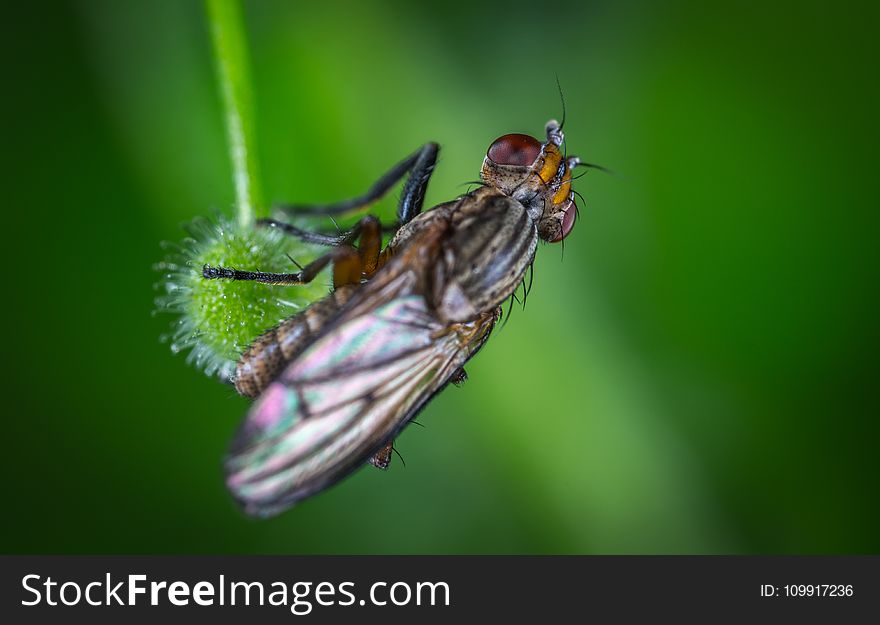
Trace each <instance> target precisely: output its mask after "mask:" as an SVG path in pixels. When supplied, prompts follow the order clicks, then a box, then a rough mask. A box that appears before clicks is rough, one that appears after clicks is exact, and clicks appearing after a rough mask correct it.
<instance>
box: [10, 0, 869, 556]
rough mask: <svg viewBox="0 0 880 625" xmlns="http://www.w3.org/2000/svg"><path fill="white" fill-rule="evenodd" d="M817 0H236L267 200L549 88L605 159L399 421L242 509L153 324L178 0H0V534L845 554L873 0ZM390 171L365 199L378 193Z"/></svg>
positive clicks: (191, 387)
mask: <svg viewBox="0 0 880 625" xmlns="http://www.w3.org/2000/svg"><path fill="white" fill-rule="evenodd" d="M865 10H867V9H864V8H855V7H849V6H846V4H845V3H831V4H829V3H821V4H820V3H804V2H798V3H792V4H790V5H783V4H780V3H770V4H765V3H716V4H715V6H709V5H708V3H704V2H669V3H651V2H644V3H637V2H629V3H569V4H560V5H555V8H553V6H551V5H540V4H535V3H534V2H528V3H526V2H522V3H517V2H504V3H500V2H499V3H496V4H489V3H481V4H476V3H472V2H467V3H464V2H462V3H454V2H447V3H442V6H441V4H440V3H431V5H428V4H427V3H426V4H424V5H420V6H417V5H416V4H415V3H411V2H381V3H367V2H351V3H345V4H337V3H335V2H319V3H308V4H302V3H289V2H280V1H272V2H269V1H262V2H253V3H247V4H246V7H245V15H246V20H247V31H248V35H249V37H250V42H251V56H252V59H251V60H252V74H253V82H254V97H255V102H256V113H257V124H258V141H259V156H260V159H261V167H262V174H263V175H262V184H263V189H264V193H265V195H266V197H267V198H269V199H272V200H297V201H302V202H311V201H326V200H334V199H340V198H344V197H348V196H351V195H355V194H357V193H359V192H360V191H362V190H364V189H366V188H367V186H368V185H369V184H370V183H371V182H372V181H373V180H374V179H375V178H376V177H377V176H378V175H379V174H380V173H382V172H383V171H384V170H385V169H386V168H387V167H388V166H389V165H391V164H392V163H394V162H396V161H397V160H398V159H400V158H401V157H403V156H404V155H406V154H408V153H409V152H411V151H412V150H413V149H414V148H415V147H416V146H418V145H420V144H421V143H424V142H425V141H428V140H436V141H438V142H440V143H441V144H442V146H443V150H442V153H441V162H440V164H439V167H438V169H437V172H436V175H435V177H434V178H433V180H432V183H431V187H430V191H429V195H428V204H429V205H430V204H434V203H438V202H440V201H444V200H447V199H449V198H451V197H453V196H455V195H457V194H459V193H461V192H463V190H464V189H465V187H462V186H459V185H460V184H461V183H463V182H465V181H467V180H472V179H474V178H475V177H476V176H477V172H478V169H479V165H480V162H481V159H482V157H483V155H484V154H485V150H486V147H487V146H488V144H489V143H490V142H491V141H492V140H493V139H494V138H495V137H497V136H498V135H501V134H504V133H506V132H515V131H518V132H530V133H532V134H536V133H537V134H540V133H541V131H542V128H543V124H544V122H545V121H546V120H547V119H548V118H549V117H554V116H558V115H559V114H560V106H559V99H558V94H557V92H556V84H555V78H554V74H558V75H559V79H560V81H561V83H562V86H563V88H564V90H565V97H566V102H567V105H568V121H567V123H566V131H567V137H568V149H569V152H570V153H576V154H579V155H581V156H582V157H583V158H585V159H586V160H589V161H593V162H598V163H601V164H603V165H606V166H608V167H610V168H612V169H614V170H615V171H617V172H620V176H618V177H612V176H607V175H604V174H602V173H600V172H591V173H590V174H589V175H587V176H586V177H585V178H583V179H582V180H581V181H580V182H579V184H578V185H577V188H578V190H579V191H580V192H581V193H583V194H584V195H585V196H586V198H587V206H586V207H582V208H581V219H580V220H579V222H578V224H577V227H576V228H575V231H574V233H573V234H572V236H571V237H569V239H568V240H567V241H566V245H565V257H564V260H563V259H562V255H561V249H560V247H559V246H543V247H541V248H540V249H539V252H538V259H537V262H536V264H535V284H534V288H533V290H532V293H531V296H530V298H529V304H528V307H527V308H526V310H525V311H521V310H514V311H513V318H512V321H511V323H510V324H509V325H507V326H506V327H505V328H504V329H503V330H501V331H499V332H496V334H495V335H494V336H493V338H492V340H491V341H490V342H489V345H488V346H487V348H486V349H485V350H484V351H483V352H482V353H481V354H480V355H479V356H478V357H477V358H476V359H475V360H474V361H473V362H472V364H471V365H470V366H469V368H468V370H469V373H470V381H469V382H468V384H467V385H465V387H464V388H462V389H454V388H451V389H449V390H447V391H446V392H445V393H443V394H442V396H440V397H438V398H437V399H436V400H435V401H434V402H433V403H432V404H431V405H430V406H429V408H428V409H427V410H426V411H425V412H424V413H423V415H422V416H421V417H420V419H419V420H420V421H421V422H422V423H424V424H425V425H426V426H427V427H426V428H410V429H409V430H407V431H406V432H405V434H404V435H403V437H402V439H401V440H400V441H399V448H400V450H401V452H402V453H403V455H404V457H405V459H406V461H407V466H406V467H405V468H404V467H403V466H402V465H401V464H400V463H399V462H397V463H396V464H395V466H393V467H392V469H391V470H390V471H389V472H388V473H386V474H383V473H380V472H378V471H375V470H372V469H370V468H367V469H364V470H362V471H360V472H358V473H357V474H355V475H354V476H353V477H351V478H350V479H348V480H346V481H344V482H343V483H342V484H340V485H339V486H337V487H335V488H333V489H332V490H330V491H328V492H326V493H324V494H322V495H320V496H318V497H315V498H314V499H311V500H309V501H308V502H306V503H304V504H303V505H301V506H300V507H298V508H296V509H294V510H293V511H291V512H289V513H286V514H284V515H282V516H280V517H278V518H275V519H272V520H269V521H255V520H250V519H248V518H245V517H244V516H243V515H242V514H241V513H240V512H239V511H238V509H237V508H236V507H235V505H234V504H233V502H232V501H231V499H230V497H229V496H228V495H227V493H226V491H225V489H224V486H223V481H222V472H221V466H220V459H221V457H222V455H223V454H224V452H225V449H226V446H227V443H228V441H229V439H230V437H231V435H232V433H233V431H234V429H235V427H236V425H237V424H238V422H239V421H240V420H241V418H242V417H243V415H244V414H245V412H246V410H247V405H248V404H247V402H246V401H245V400H243V399H241V398H238V397H236V396H234V393H233V392H232V391H231V389H229V388H226V387H223V386H221V385H219V384H217V383H216V382H214V381H212V380H209V379H207V378H206V377H204V376H203V375H202V374H201V373H199V372H198V371H197V370H195V369H193V368H191V367H188V366H187V365H186V364H185V362H184V358H183V357H182V356H179V355H178V356H173V355H172V354H171V353H170V352H169V350H168V347H167V345H163V344H160V343H159V340H158V337H159V335H160V334H163V333H164V332H166V331H167V328H168V324H169V323H170V321H171V318H170V317H168V316H158V317H152V316H151V314H150V313H151V310H152V308H153V298H154V296H155V292H154V291H153V288H152V285H153V283H154V282H155V281H156V280H157V275H156V273H155V272H154V271H153V270H152V268H151V266H152V264H153V263H154V262H156V261H158V260H159V259H160V258H161V257H162V254H163V253H162V251H161V250H160V248H159V241H161V240H178V239H180V238H181V237H182V236H183V232H182V230H181V228H180V224H181V223H183V222H185V221H188V220H189V219H191V218H192V217H194V216H196V215H200V214H209V213H210V211H211V209H221V210H226V211H229V210H230V208H231V205H232V201H233V190H232V185H231V179H230V176H231V174H230V166H229V163H228V158H227V152H226V147H225V129H224V125H223V119H222V113H221V109H220V100H219V97H218V93H217V86H216V81H215V73H214V66H213V58H212V52H211V45H210V38H209V34H208V30H207V27H206V24H205V20H204V13H203V6H202V5H201V3H199V2H178V1H176V0H174V1H173V0H163V1H161V2H140V3H137V2H126V3H118V2H111V1H109V0H108V1H103V2H100V1H94V2H77V3H72V4H66V3H59V4H57V5H53V6H52V7H51V8H50V7H47V6H31V7H27V8H25V7H22V6H18V7H16V8H15V9H14V10H13V9H11V8H7V11H6V16H5V19H4V22H3V26H2V29H3V36H2V38H0V41H2V43H0V45H2V46H3V51H4V54H3V66H4V67H3V71H4V79H5V84H6V87H5V89H4V92H5V95H4V98H3V99H2V100H3V102H2V105H0V106H2V107H3V109H4V114H3V116H2V118H3V151H2V152H3V163H2V172H3V174H2V175H3V181H2V183H3V186H2V193H3V203H4V214H5V215H6V217H5V219H6V222H5V223H6V226H5V228H4V232H5V236H4V239H5V245H4V258H5V270H6V275H7V278H6V280H7V284H6V290H5V296H4V301H5V305H4V306H3V309H4V312H5V314H6V316H7V319H6V322H5V324H4V326H5V327H6V344H7V351H6V354H7V357H6V358H5V359H4V361H5V369H6V370H5V373H4V375H3V385H4V394H3V397H4V402H3V404H4V409H3V414H4V423H3V432H4V445H3V449H4V451H3V454H2V463H3V465H2V466H3V471H4V475H5V476H6V477H5V479H4V494H3V501H4V503H3V514H2V521H0V523H2V526H0V527H2V533H0V536H2V538H0V540H2V543H0V547H2V551H4V552H124V553H140V552H147V553H149V552H161V553H177V552H185V553H202V552H222V553H300V552H303V553H305V552H308V553H374V552H379V553H826V552H847V553H850V552H854V553H859V552H874V553H876V552H878V551H880V534H878V532H877V528H878V527H880V505H878V470H880V463H878V456H877V451H876V447H877V441H878V420H877V415H878V413H880V411H878V399H877V393H878V391H877V382H878V375H877V374H878V362H877V360H878V317H880V316H878V271H877V269H878V264H880V262H878V261H880V258H878V256H880V252H878V249H880V246H878V225H880V223H878V222H880V219H878V207H880V203H878V195H880V193H878V191H880V188H878V174H877V171H876V160H877V156H876V153H877V146H878V138H880V137H878V132H877V131H878V125H880V124H878V110H880V107H878V104H880V103H878V87H877V79H876V64H877V59H878V54H877V52H878V50H877V43H876V24H877V15H867V14H865V12H864V11H865ZM393 206H394V197H391V198H389V199H388V200H386V201H385V202H383V203H382V205H381V207H380V208H379V213H380V214H381V215H382V216H383V217H390V216H391V215H392V214H393Z"/></svg>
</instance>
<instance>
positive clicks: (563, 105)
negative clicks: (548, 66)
mask: <svg viewBox="0 0 880 625" xmlns="http://www.w3.org/2000/svg"><path fill="white" fill-rule="evenodd" d="M556 88H557V89H558V90H559V101H560V102H561V103H562V122H561V123H560V124H559V130H562V129H563V128H565V96H564V95H562V85H561V84H560V83H559V74H556Z"/></svg>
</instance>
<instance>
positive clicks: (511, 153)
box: [486, 134, 541, 167]
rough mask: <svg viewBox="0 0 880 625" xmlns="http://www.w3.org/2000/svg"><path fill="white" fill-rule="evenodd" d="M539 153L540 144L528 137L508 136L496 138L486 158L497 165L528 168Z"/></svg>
mask: <svg viewBox="0 0 880 625" xmlns="http://www.w3.org/2000/svg"><path fill="white" fill-rule="evenodd" d="M540 153H541V142H540V141H538V140H537V139H535V138H534V137H530V136H529V135H520V134H510V135H504V136H503V137H498V138H497V139H495V142H494V143H493V144H492V145H490V146H489V151H488V152H487V153H486V156H488V157H489V160H491V161H492V162H493V163H497V164H498V165H519V166H521V167H528V166H529V165H531V164H532V163H534V162H535V159H537V158H538V155H539V154H540Z"/></svg>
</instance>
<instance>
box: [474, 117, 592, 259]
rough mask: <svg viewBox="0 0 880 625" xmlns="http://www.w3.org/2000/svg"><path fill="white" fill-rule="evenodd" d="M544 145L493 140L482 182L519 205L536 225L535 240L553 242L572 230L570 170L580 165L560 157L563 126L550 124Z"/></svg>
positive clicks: (514, 137)
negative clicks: (536, 234) (524, 208)
mask: <svg viewBox="0 0 880 625" xmlns="http://www.w3.org/2000/svg"><path fill="white" fill-rule="evenodd" d="M545 131H546V133H547V139H546V141H544V142H543V143H542V142H541V141H539V140H538V139H536V138H534V137H532V136H530V135H522V134H509V135H504V136H502V137H498V138H497V139H496V140H495V141H494V142H492V145H490V146H489V150H488V151H487V152H486V158H484V159H483V168H482V170H481V171H480V178H481V179H482V180H483V182H484V183H486V184H487V185H489V186H491V187H495V188H496V189H498V190H499V191H501V192H502V193H504V194H506V195H509V196H510V197H512V198H513V199H515V200H517V201H518V202H520V203H521V204H522V205H523V206H525V207H526V209H527V210H528V212H529V215H530V216H531V217H532V220H533V221H534V222H535V223H536V224H537V226H538V235H539V236H540V237H541V238H542V239H544V240H545V241H549V242H550V243H557V242H559V241H562V240H563V239H564V238H565V237H567V236H568V235H569V233H570V232H571V230H572V228H574V222H575V217H576V215H577V209H576V208H575V204H574V194H573V192H572V189H571V170H572V169H573V168H574V167H576V166H577V165H578V164H579V163H580V159H578V157H576V156H569V157H567V158H566V157H565V156H563V154H562V149H561V146H562V141H563V139H564V135H563V134H562V127H561V126H560V124H559V122H557V121H556V120H555V119H551V120H550V121H549V122H547V125H546V126H545Z"/></svg>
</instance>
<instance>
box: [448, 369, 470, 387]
mask: <svg viewBox="0 0 880 625" xmlns="http://www.w3.org/2000/svg"><path fill="white" fill-rule="evenodd" d="M467 379H468V374H467V371H465V370H464V367H459V368H458V369H456V370H455V373H453V374H452V377H451V378H449V381H450V382H452V383H453V384H455V385H456V386H462V385H463V384H464V383H465V382H467Z"/></svg>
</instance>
